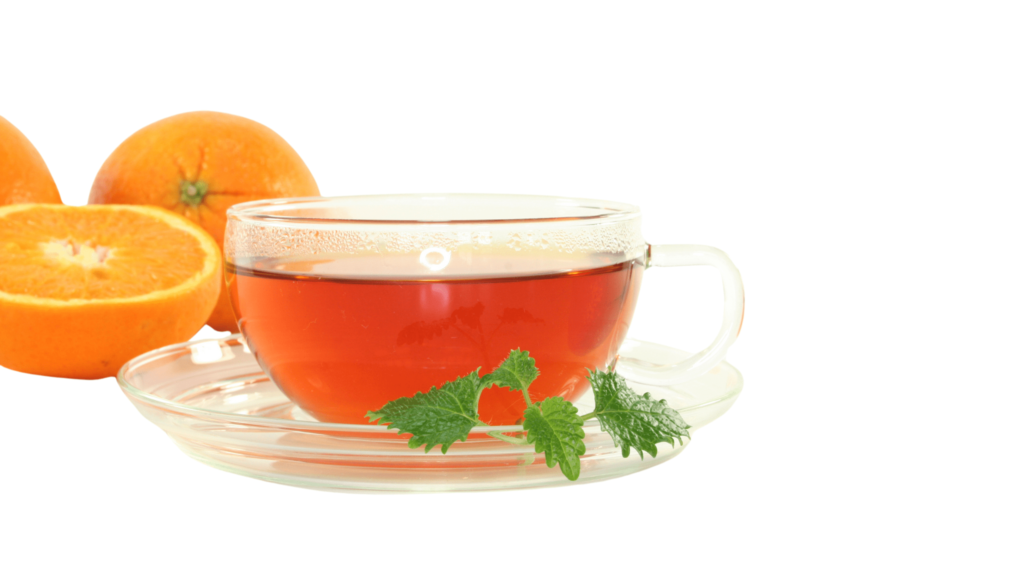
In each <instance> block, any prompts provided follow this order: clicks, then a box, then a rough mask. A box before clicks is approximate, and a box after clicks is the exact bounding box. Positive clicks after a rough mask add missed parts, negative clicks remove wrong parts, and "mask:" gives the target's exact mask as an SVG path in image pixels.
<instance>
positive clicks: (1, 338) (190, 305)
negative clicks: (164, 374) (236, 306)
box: [0, 204, 221, 379]
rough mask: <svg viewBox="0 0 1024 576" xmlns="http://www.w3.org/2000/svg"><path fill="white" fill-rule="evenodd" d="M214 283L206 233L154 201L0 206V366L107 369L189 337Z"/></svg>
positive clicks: (213, 249) (214, 251) (47, 370)
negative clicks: (153, 204) (150, 203)
mask: <svg viewBox="0 0 1024 576" xmlns="http://www.w3.org/2000/svg"><path fill="white" fill-rule="evenodd" d="M220 283H221V257H220V250H219V249H218V248H217V244H216V242H214V240H213V238H212V237H211V236H210V235H209V234H208V233H206V232H205V231H204V230H203V229H202V228H200V227H199V226H197V225H196V224H193V223H192V222H190V221H188V220H187V219H185V218H183V217H181V216H178V215H176V214H174V213H172V212H170V211H167V210H164V209H162V208H154V207H148V206H118V205H107V206H62V205H58V204H20V205H11V206H0V365H3V366H6V367H7V368H11V369H13V370H18V371H21V372H29V373H32V374H41V375H44V376H59V377H64V378H88V379H92V378H103V377H106V376H113V375H115V374H116V373H117V371H118V369H119V368H120V367H121V365H123V364H124V363H125V362H127V361H128V360H130V359H132V358H134V357H135V356H138V355H139V354H142V353H144V352H148V351H149V350H153V349H155V348H159V347H161V346H166V345H168V344H174V343H176V342H182V341H185V340H188V339H189V338H191V337H192V335H193V334H195V333H196V332H197V331H198V330H199V329H200V328H202V326H203V324H204V323H205V322H206V319H207V318H208V317H209V315H210V312H211V311H212V310H213V307H214V305H215V304H216V303H217V297H218V295H219V293H220Z"/></svg>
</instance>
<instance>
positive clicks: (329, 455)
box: [117, 334, 743, 492]
mask: <svg viewBox="0 0 1024 576" xmlns="http://www.w3.org/2000/svg"><path fill="white" fill-rule="evenodd" d="M621 355H622V356H628V357H629V358H630V359H631V361H633V362H634V363H636V362H640V363H642V364H643V363H647V364H650V365H660V364H666V363H671V362H678V361H679V360H681V359H684V358H685V357H687V356H688V354H687V353H686V352H682V351H680V350H676V349H673V348H669V347H667V346H661V345H658V344H651V343H648V342H639V341H635V340H631V341H627V342H626V344H625V345H624V346H623V348H622V351H621ZM620 373H623V375H624V376H626V377H627V379H628V374H626V373H624V372H623V371H622V370H620ZM117 380H118V383H119V384H120V385H121V389H122V390H123V391H124V393H125V394H126V395H127V396H128V398H129V399H130V400H131V402H132V403H133V404H134V405H135V407H136V408H138V410H139V412H141V413H142V415H143V416H145V417H146V418H147V419H149V420H150V421H151V422H153V423H154V424H156V425H157V426H160V427H161V428H162V429H163V430H164V432H166V433H167V434H168V435H169V436H170V437H171V439H172V440H174V442H175V443H177V445H178V446H179V447H180V448H181V449H182V450H183V451H184V452H185V453H186V454H188V455H189V456H191V457H193V458H195V459H196V460H199V461H200V462H203V463H204V464H208V465H210V466H213V467H214V468H218V469H220V470H226V471H228V472H234V473H236V474H241V475H243V476H249V477H252V478H258V479H260V480H267V481H270V482H278V483H281V484H290V485H293V486H302V487H305V488H316V489H322V490H339V491H362V490H378V491H398V492H404V491H412V492H437V491H455V490H502V489H513V488H536V487H541V486H557V485H564V484H572V483H573V482H570V481H569V480H566V478H565V477H564V476H562V473H561V472H560V471H559V469H558V467H557V466H556V467H554V468H548V467H547V466H546V465H545V462H544V456H543V454H534V453H533V448H532V447H531V446H516V445H513V444H509V443H507V442H502V441H501V440H496V439H494V438H491V437H489V436H487V435H486V434H485V433H486V432H497V431H502V432H510V431H516V430H522V427H520V426H492V427H479V428H475V429H474V430H473V433H472V434H471V435H470V438H469V441H467V442H457V443H456V444H454V445H453V446H452V447H451V448H450V449H449V450H448V453H447V454H441V451H440V449H438V448H434V449H433V450H432V451H431V452H429V453H424V452H423V450H422V449H415V450H413V449H410V448H409V447H408V445H407V444H406V440H405V439H403V438H402V437H400V436H399V435H398V434H397V433H396V432H395V431H394V430H388V429H386V428H385V427H383V426H375V425H369V424H367V425H358V424H332V423H324V422H318V421H316V420H314V419H313V418H311V417H310V416H308V415H307V414H306V413H304V412H303V411H302V410H300V409H299V408H298V407H296V406H295V405H294V404H292V402H291V401H290V400H289V399H288V398H287V397H286V396H285V395H284V394H282V393H281V392H280V391H279V390H278V389H277V387H276V386H275V385H274V383H273V382H272V381H271V380H270V379H269V378H268V377H267V375H266V374H265V373H264V372H263V371H262V370H261V369H260V367H259V365H258V364H257V363H256V359H255V358H254V357H253V355H252V354H251V352H250V351H249V348H248V346H246V344H245V340H244V339H243V338H242V337H241V336H240V335H238V334H234V335H232V336H228V337H226V338H219V339H213V340H201V341H195V342H186V343H183V344H176V345H173V346H168V347H166V348H161V349H159V350H154V351H152V352H149V353H147V354H144V355H142V356H139V357H138V358H135V359H133V360H132V361H130V362H128V364H126V365H125V366H124V367H123V368H122V369H121V372H120V373H119V374H118V376H117ZM630 386H631V387H633V389H634V390H636V391H637V392H641V393H643V392H651V395H652V396H655V397H657V398H666V399H667V400H668V403H669V405H671V406H672V407H673V408H675V409H677V410H679V412H680V414H681V415H682V416H683V419H684V420H686V422H687V423H688V424H690V426H692V427H693V428H700V427H701V426H704V425H705V424H707V423H708V422H711V421H712V420H714V419H715V418H718V417H719V416H721V415H722V414H723V413H724V412H725V411H726V410H728V409H729V407H730V406H731V405H732V404H733V402H735V400H736V397H737V396H738V395H739V393H740V390H741V389H742V387H743V379H742V377H741V376H740V373H739V371H737V370H736V369H735V368H734V367H732V366H731V365H729V364H727V363H726V362H722V363H720V364H719V365H718V366H716V367H715V368H713V369H712V370H711V371H710V372H708V373H707V374H705V375H704V376H701V377H700V378H697V379H693V380H688V381H686V382H682V383H679V384H676V385H673V386H645V385H643V384H639V383H636V382H632V381H631V382H630ZM574 404H575V405H576V406H577V407H578V408H579V409H580V413H582V414H585V413H587V412H590V411H591V410H592V408H593V397H592V396H591V395H590V394H589V393H588V394H587V395H586V396H584V397H583V398H581V399H580V400H578V401H577V402H574ZM584 441H585V443H586V446H587V452H586V454H585V455H584V456H583V457H582V462H581V469H582V471H581V474H580V478H579V480H577V481H576V482H575V483H582V482H594V481H598V480H607V479H609V478H615V477H618V476H624V475H626V474H632V473H633V472H638V471H640V470H644V469H646V468H650V467H652V466H656V465H658V464H661V463H662V462H665V461H667V460H669V459H670V458H672V457H674V456H675V455H677V454H678V453H679V452H681V451H682V449H683V448H684V446H685V445H679V444H676V446H675V447H672V446H670V445H668V444H660V445H659V446H658V456H657V457H656V458H651V457H650V456H646V457H644V458H643V459H641V458H640V457H639V456H638V455H637V454H636V452H635V451H633V452H632V453H631V454H630V457H629V458H623V457H622V451H621V450H620V449H619V448H616V447H615V445H614V443H613V442H612V439H611V437H609V436H608V435H607V434H605V433H604V432H602V431H601V429H600V427H599V425H598V424H597V421H596V420H591V421H588V422H587V426H586V437H585V439H584Z"/></svg>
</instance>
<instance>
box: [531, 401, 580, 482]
mask: <svg viewBox="0 0 1024 576" xmlns="http://www.w3.org/2000/svg"><path fill="white" fill-rule="evenodd" d="M523 429H525V430H526V440H527V441H528V442H533V444H534V451H535V452H537V453H540V452H543V453H544V458H545V460H546V461H547V463H548V468H554V467H555V464H558V467H559V468H561V470H562V474H565V477H566V478H568V479H569V480H575V479H577V478H579V477H580V456H582V455H583V453H584V452H586V451H587V447H586V446H585V445H584V444H583V436H585V433H584V432H583V419H582V418H580V417H579V415H577V414H576V407H575V406H573V405H572V404H571V403H569V402H566V401H565V400H564V399H562V398H559V397H558V396H553V397H551V398H547V399H545V400H544V401H543V402H538V403H536V404H531V405H530V406H529V407H528V408H527V409H526V412H525V413H524V414H523Z"/></svg>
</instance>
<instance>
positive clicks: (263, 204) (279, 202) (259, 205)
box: [227, 193, 640, 225]
mask: <svg viewBox="0 0 1024 576" xmlns="http://www.w3.org/2000/svg"><path fill="white" fill-rule="evenodd" d="M446 198H452V199H464V200H469V199H488V200H492V199H494V200H496V199H498V198H505V199H510V200H513V201H522V202H537V203H543V204H545V205H547V206H562V207H579V208H589V209H597V210H600V211H601V212H600V213H598V214H589V215H581V216H553V217H544V216H542V217H537V218H477V219H468V218H454V219H447V220H439V219H435V220H426V219H370V218H328V217H311V216H288V215H281V214H276V213H272V212H271V211H270V210H269V208H272V207H281V206H286V205H303V204H315V203H318V202H322V203H328V204H343V203H345V202H346V201H348V202H360V201H366V200H370V199H381V200H388V201H392V202H394V201H400V200H415V201H440V200H444V199H446ZM639 214H640V208H639V207H637V206H635V205H633V204H626V203H624V202H614V201H611V200H598V199H592V198H573V197H569V196H546V195H534V194H479V193H475V194H474V193H468V194H467V193H453V194H360V195H350V196H307V197H299V198H273V199H267V200H253V201H249V202H242V203H239V204H235V205H234V206H231V207H230V208H228V211H227V218H228V219H232V218H233V219H238V220H248V221H259V222H281V223H316V224H385V225H410V224H424V225H429V224H435V225H437V224H441V225H445V224H448V225H458V224H511V223H517V222H528V223H542V222H566V223H568V222H576V221H587V222H595V221H602V220H622V219H628V218H631V217H636V216H639Z"/></svg>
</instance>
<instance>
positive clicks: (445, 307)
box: [224, 195, 743, 425]
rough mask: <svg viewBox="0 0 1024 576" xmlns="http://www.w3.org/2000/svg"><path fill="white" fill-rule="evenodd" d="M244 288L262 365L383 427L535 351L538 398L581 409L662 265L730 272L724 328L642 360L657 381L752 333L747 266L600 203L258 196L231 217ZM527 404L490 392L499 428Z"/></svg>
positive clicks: (233, 267) (319, 409)
mask: <svg viewBox="0 0 1024 576" xmlns="http://www.w3.org/2000/svg"><path fill="white" fill-rule="evenodd" d="M224 252H225V257H226V260H227V263H226V266H227V279H228V285H229V288H230V291H231V299H232V303H233V305H234V308H235V313H236V316H237V318H238V322H239V327H240V330H241V332H242V334H243V335H244V337H245V339H246V341H247V342H248V345H249V347H250V349H251V350H252V351H253V354H254V355H255V357H256V358H257V360H258V361H259V363H260V366H261V367H262V368H263V369H264V370H265V371H266V372H267V374H268V375H269V376H270V377H271V379H273V381H274V382H275V383H276V384H277V385H278V387H279V388H280V389H281V390H282V391H283V392H284V393H285V394H286V395H287V396H288V397H289V398H290V399H291V400H292V401H294V402H295V404H296V405H298V406H299V407H300V408H302V409H303V410H305V411H306V412H307V413H309V414H310V415H311V416H313V417H314V418H316V419H318V420H321V421H325V422H342V423H353V424H365V423H367V419H366V413H367V411H370V410H377V409H379V408H381V407H382V406H383V405H384V404H386V403H387V402H390V401H392V400H395V399H397V398H400V397H404V396H412V395H413V394H415V393H416V392H426V391H427V390H429V389H430V388H431V387H433V386H441V385H442V384H444V383H445V382H448V381H451V380H455V379H456V378H458V377H460V376H463V375H465V374H468V373H470V372H473V371H474V370H477V369H480V370H481V373H486V372H490V371H492V370H493V369H494V368H495V367H497V365H498V364H499V363H500V362H501V361H502V360H503V359H504V358H505V357H506V356H507V355H508V353H509V351H510V350H514V349H521V350H524V351H528V352H529V353H530V355H531V356H532V357H533V358H534V359H535V360H536V363H537V367H538V368H539V369H540V376H539V377H538V378H537V380H536V381H535V382H534V383H533V384H532V385H531V387H530V397H531V399H533V400H534V401H536V400H540V399H542V398H545V397H548V396H562V397H563V398H565V399H566V400H569V401H573V400H575V399H577V398H578V397H579V396H581V395H582V394H583V393H584V392H586V390H587V389H588V388H589V383H588V381H587V372H588V370H592V369H606V368H607V367H608V366H609V365H611V364H613V363H614V362H615V361H616V355H617V353H618V351H619V348H620V347H621V345H622V343H623V340H624V339H625V338H626V333H627V331H628V329H629V325H630V323H631V321H632V318H633V311H634V308H635V307H636V302H637V297H638V295H639V291H640V283H641V280H642V279H643V276H644V274H645V270H646V269H647V268H649V267H650V266H676V265H697V264H707V265H713V266H716V267H717V268H718V269H719V270H720V271H721V272H722V276H723V284H724V286H725V299H726V305H725V314H724V319H723V326H722V328H721V330H720V332H719V334H718V336H717V337H716V338H715V340H714V341H713V342H712V344H711V345H710V346H709V347H708V348H707V349H705V350H704V351H702V352H700V353H698V354H696V355H694V356H692V357H690V358H689V359H687V360H686V361H684V362H682V363H679V364H675V365H668V366H631V367H630V368H631V376H632V377H635V378H638V379H641V380H643V381H646V382H650V383H665V382H675V381H679V380H681V379H684V378H687V377H694V376H698V375H700V374H701V373H703V372H705V371H707V370H708V369H710V368H711V367H713V366H714V364H716V363H717V362H718V361H719V360H721V359H722V357H723V356H724V354H725V350H726V348H728V346H729V345H730V344H731V343H732V341H733V340H735V338H736V335H737V334H738V331H739V328H740V324H741V321H742V315H743V288H742V283H741V281H740V277H739V273H738V272H737V271H736V269H735V267H733V266H732V263H731V262H730V261H729V259H728V258H727V257H726V256H725V255H724V254H723V253H722V252H720V251H718V250H716V249H714V248H709V247H706V246H686V245H675V246H650V245H648V244H647V243H645V242H644V241H643V239H642V237H641V235H640V212H639V210H638V209H637V208H636V207H634V206H630V205H627V204H620V203H615V202H606V201H600V200H583V199H572V198H558V197H544V196H518V195H513V196H509V195H441V196H428V195H387V196H349V197H337V198H302V199H282V200H266V201H257V202H248V203H244V204H238V205H236V206H234V207H232V208H231V209H230V210H229V211H228V223H227V230H226V235H225V241H224ZM524 404H525V400H524V399H523V397H522V394H521V393H519V392H511V391H509V390H505V389H499V388H490V389H488V390H485V391H484V392H483V395H482V396H481V398H480V406H479V408H480V417H481V420H483V421H484V422H487V423H488V424H492V425H502V424H513V423H516V421H517V419H519V418H520V417H521V416H522V414H523V409H524V408H525V405H524Z"/></svg>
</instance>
